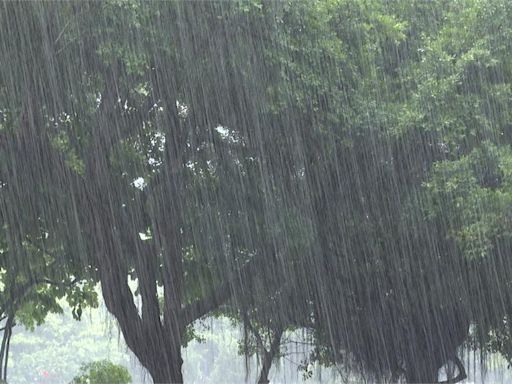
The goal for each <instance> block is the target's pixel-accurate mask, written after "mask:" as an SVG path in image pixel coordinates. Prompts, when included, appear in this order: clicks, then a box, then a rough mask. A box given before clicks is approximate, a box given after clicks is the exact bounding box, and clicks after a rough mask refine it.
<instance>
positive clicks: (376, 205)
mask: <svg viewBox="0 0 512 384" xmlns="http://www.w3.org/2000/svg"><path fill="white" fill-rule="evenodd" d="M510 20H512V5H511V4H510V3H509V2H508V1H499V0H493V1H478V0H465V1H457V2H452V1H444V0H438V1H437V0H436V1H430V2H408V1H397V2H385V1H376V0H368V1H353V0H316V1H293V2H260V1H255V0H253V1H233V2H158V3H157V2H155V3H143V2H138V1H131V0H129V1H109V2H102V3H89V2H80V3H47V2H42V3H4V4H3V5H2V8H1V9H0V36H1V37H0V47H1V49H2V51H3V58H4V59H3V61H2V65H1V66H0V113H1V114H0V135H1V136H0V159H1V163H0V196H1V197H2V198H1V205H0V214H1V217H2V220H3V223H4V224H3V226H2V233H1V234H0V245H1V248H0V256H1V257H0V267H1V270H0V272H1V274H0V278H1V279H2V283H3V286H4V289H3V291H2V300H3V302H5V303H6V304H4V305H3V307H2V308H1V309H2V310H3V312H4V314H5V316H6V319H7V322H8V324H7V325H6V335H7V336H4V343H3V344H2V349H1V353H0V354H1V355H2V357H3V358H4V361H5V365H4V368H3V369H4V376H5V367H6V362H7V359H6V356H7V355H6V353H5V351H7V350H8V343H9V337H10V336H9V333H10V331H9V330H10V328H12V323H13V322H14V319H15V318H17V319H19V320H20V321H21V322H23V323H24V324H26V325H29V326H30V325H32V324H33V323H34V322H36V323H37V322H41V321H42V320H43V319H44V316H45V315H46V313H48V312H55V311H58V310H59V307H58V305H57V301H56V299H58V298H61V297H63V296H65V295H66V297H68V301H69V302H70V304H71V305H72V306H73V307H74V308H75V309H74V314H75V316H76V317H77V318H80V316H81V312H82V307H83V306H85V305H95V303H96V299H95V297H94V294H93V291H94V290H93V287H94V283H95V282H100V283H101V286H102V293H103V296H104V299H105V302H106V305H107V308H108V309H109V311H110V312H112V314H113V315H114V316H115V317H116V318H117V320H118V323H119V326H120V329H121V330H122V332H123V334H124V337H125V339H126V342H127V345H128V346H129V348H131V349H132V351H133V352H134V353H135V354H136V356H137V357H138V358H139V360H140V362H141V363H142V364H143V365H144V366H145V367H146V368H147V369H148V370H149V372H150V373H151V375H152V377H153V379H154V380H155V381H157V382H168V381H173V382H174V381H177V382H179V381H182V375H181V365H182V358H181V350H180V348H181V346H182V345H183V344H185V343H186V342H187V341H188V340H189V339H190V338H191V337H193V330H192V329H191V328H190V326H191V324H192V322H193V321H194V320H196V319H198V318H201V317H202V316H204V315H206V314H208V313H210V312H211V311H215V310H217V311H224V312H225V313H228V314H230V315H231V316H232V317H233V318H235V319H238V320H239V321H241V322H242V323H243V324H244V327H245V329H246V334H247V336H246V340H245V346H244V351H245V353H247V354H251V353H252V352H254V351H257V352H258V353H259V354H261V355H262V361H263V364H262V372H261V376H260V381H261V382H265V381H266V380H267V376H268V370H269V368H270V364H271V363H272V360H273V359H275V358H276V357H278V356H279V343H280V340H281V337H282V334H283V332H284V331H286V329H290V328H292V329H293V328H296V327H307V328H309V329H311V330H312V332H313V333H314V335H315V338H316V341H317V344H318V348H317V350H316V352H315V354H314V355H313V356H312V358H313V359H318V360H320V361H322V362H323V363H326V364H334V363H335V364H346V365H350V366H353V367H356V368H357V369H360V370H363V371H365V372H368V373H369V374H370V375H374V376H375V377H378V378H385V377H386V378H393V379H398V378H399V377H401V376H405V378H406V380H407V381H409V382H425V381H427V382H434V381H436V380H437V377H438V370H439V368H440V367H442V366H443V365H445V364H447V363H453V364H455V365H456V366H457V375H456V376H457V378H455V379H460V378H462V377H463V376H464V367H463V365H462V363H461V362H460V360H459V358H458V357H457V351H458V348H459V347H460V346H461V345H462V344H463V343H464V341H466V340H468V337H469V336H470V335H469V325H470V323H473V324H474V325H475V329H476V330H477V331H475V333H474V334H472V335H471V336H472V342H473V345H475V346H480V347H483V348H488V349H489V350H492V351H495V350H501V351H503V353H504V355H505V356H507V357H508V356H510V348H511V347H510V342H511V341H512V340H510V337H509V335H510V331H509V329H508V326H507V324H508V323H507V319H508V318H510V315H511V313H510V312H511V310H512V296H511V295H510V289H509V288H510V285H511V283H512V281H511V277H510V276H512V274H511V273H510V272H512V266H511V264H510V261H509V257H508V256H509V254H510V250H511V235H512V233H511V232H510V228H511V226H510V224H511V218H512V215H511V213H512V189H511V187H512V150H511V148H510V145H511V140H512V133H511V132H512V131H511V129H512V115H511V112H510V111H511V110H512V109H511V103H512V87H511V76H512V57H511V55H512V49H511V48H512V47H511V46H510V45H511V44H512V24H511V22H510ZM57 266H58V268H57ZM128 277H133V278H136V279H137V282H138V288H137V290H136V292H135V295H139V296H140V298H141V301H142V306H141V308H140V313H139V308H137V306H136V305H135V302H134V298H133V293H132V291H131V289H130V287H129V285H128V283H127V280H128ZM9 322H10V323H9Z"/></svg>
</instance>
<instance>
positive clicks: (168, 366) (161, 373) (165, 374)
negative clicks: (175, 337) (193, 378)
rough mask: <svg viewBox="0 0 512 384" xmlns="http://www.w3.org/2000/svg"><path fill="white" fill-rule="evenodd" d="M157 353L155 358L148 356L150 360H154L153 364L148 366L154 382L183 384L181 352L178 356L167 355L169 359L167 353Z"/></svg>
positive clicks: (157, 383) (154, 355) (159, 383)
mask: <svg viewBox="0 0 512 384" xmlns="http://www.w3.org/2000/svg"><path fill="white" fill-rule="evenodd" d="M155 352H157V353H154V354H153V356H148V360H152V364H151V365H148V366H147V369H148V371H149V374H150V375H151V377H152V378H153V382H154V383H155V384H163V383H165V384H168V383H173V384H174V383H183V374H182V373H181V367H182V365H183V359H182V357H181V351H180V352H179V354H178V355H177V356H169V355H168V354H167V358H165V355H166V354H165V353H158V351H155Z"/></svg>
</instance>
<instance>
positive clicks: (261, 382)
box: [258, 329, 283, 384]
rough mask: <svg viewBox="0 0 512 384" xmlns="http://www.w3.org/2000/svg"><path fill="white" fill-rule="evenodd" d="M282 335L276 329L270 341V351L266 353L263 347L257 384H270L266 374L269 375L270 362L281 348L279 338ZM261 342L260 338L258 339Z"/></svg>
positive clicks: (280, 331)
mask: <svg viewBox="0 0 512 384" xmlns="http://www.w3.org/2000/svg"><path fill="white" fill-rule="evenodd" d="M282 335H283V331H282V330H281V329H278V330H276V331H275V332H274V337H273V339H272V341H271V345H270V351H267V350H266V349H265V348H264V347H263V346H262V350H263V356H262V358H263V364H262V367H261V371H260V377H259V378H258V384H266V383H270V381H269V379H268V374H269V373H270V368H271V367H272V361H273V360H274V358H275V357H276V355H277V354H278V353H279V349H280V346H281V337H282ZM260 340H261V338H260Z"/></svg>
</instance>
